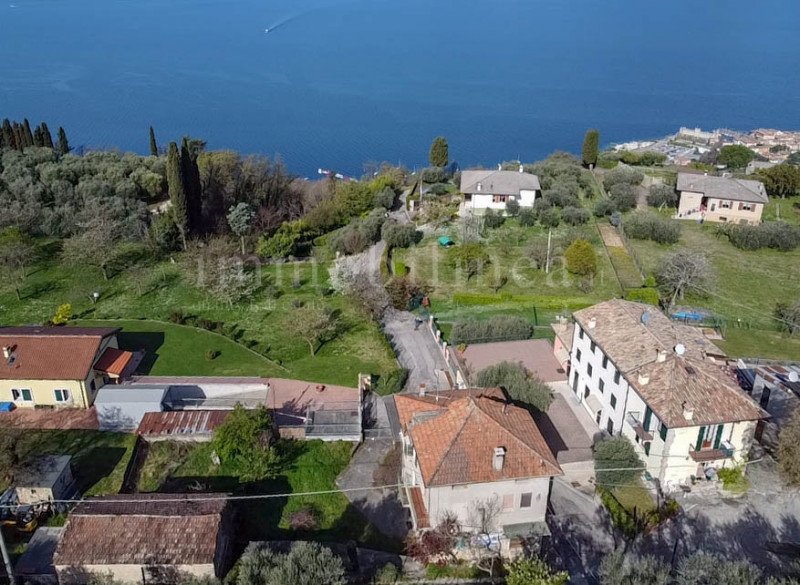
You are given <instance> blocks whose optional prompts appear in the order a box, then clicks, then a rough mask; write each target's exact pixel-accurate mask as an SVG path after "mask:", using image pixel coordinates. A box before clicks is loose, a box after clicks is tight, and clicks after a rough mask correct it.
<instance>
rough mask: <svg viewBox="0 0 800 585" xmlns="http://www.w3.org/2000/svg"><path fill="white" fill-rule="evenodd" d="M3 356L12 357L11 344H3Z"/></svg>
mask: <svg viewBox="0 0 800 585" xmlns="http://www.w3.org/2000/svg"><path fill="white" fill-rule="evenodd" d="M3 357H4V358H6V359H8V358H10V357H11V346H10V345H4V346H3Z"/></svg>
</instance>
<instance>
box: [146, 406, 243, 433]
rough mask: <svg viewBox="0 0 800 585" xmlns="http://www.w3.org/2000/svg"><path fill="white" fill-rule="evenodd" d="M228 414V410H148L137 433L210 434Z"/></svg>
mask: <svg viewBox="0 0 800 585" xmlns="http://www.w3.org/2000/svg"><path fill="white" fill-rule="evenodd" d="M228 414H230V411H228V410H173V411H167V412H148V413H146V414H145V415H144V417H143V418H142V422H140V423H139V428H138V429H137V431H136V432H137V433H138V434H140V435H142V436H144V437H148V436H161V437H163V436H168V437H191V436H198V435H211V434H212V433H213V432H214V429H215V428H217V427H218V426H219V425H221V424H222V423H223V422H224V421H225V419H226V418H227V417H228Z"/></svg>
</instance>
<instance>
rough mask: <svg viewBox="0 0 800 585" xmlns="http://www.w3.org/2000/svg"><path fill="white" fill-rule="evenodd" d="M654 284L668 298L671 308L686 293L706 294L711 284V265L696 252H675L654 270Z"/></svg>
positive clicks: (703, 256)
mask: <svg viewBox="0 0 800 585" xmlns="http://www.w3.org/2000/svg"><path fill="white" fill-rule="evenodd" d="M656 282H657V283H658V286H659V288H660V289H661V290H662V291H663V292H664V293H665V294H666V295H667V296H669V297H670V306H673V305H674V304H675V301H676V300H677V299H678V298H681V299H682V298H683V297H684V296H685V295H686V294H687V293H695V294H700V295H703V294H705V293H706V289H707V288H708V287H709V286H710V284H711V263H710V262H709V261H708V257H706V255H705V254H703V253H702V252H700V251H698V250H688V249H683V250H677V251H675V252H672V253H671V254H667V255H666V256H665V257H664V258H663V259H662V260H661V263H660V264H659V266H658V269H657V270H656Z"/></svg>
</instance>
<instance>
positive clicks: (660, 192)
mask: <svg viewBox="0 0 800 585" xmlns="http://www.w3.org/2000/svg"><path fill="white" fill-rule="evenodd" d="M677 203H678V194H677V193H675V189H673V188H672V187H670V186H669V185H658V184H656V185H651V186H650V191H649V192H648V193H647V204H648V205H652V206H653V207H661V206H662V205H663V206H665V207H675V205H676V204H677Z"/></svg>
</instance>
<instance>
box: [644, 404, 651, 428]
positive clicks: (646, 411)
mask: <svg viewBox="0 0 800 585" xmlns="http://www.w3.org/2000/svg"><path fill="white" fill-rule="evenodd" d="M652 418H653V411H652V410H650V407H649V406H647V407H645V409H644V430H645V431H649V430H650V420H651V419H652Z"/></svg>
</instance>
